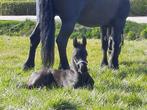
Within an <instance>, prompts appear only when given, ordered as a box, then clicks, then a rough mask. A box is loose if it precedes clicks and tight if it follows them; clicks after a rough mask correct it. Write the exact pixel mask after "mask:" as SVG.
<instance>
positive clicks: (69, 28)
mask: <svg viewBox="0 0 147 110" xmlns="http://www.w3.org/2000/svg"><path fill="white" fill-rule="evenodd" d="M74 26H75V22H63V23H62V26H61V30H60V33H59V35H58V38H57V40H56V41H57V45H58V50H59V57H60V64H59V69H69V63H68V60H67V54H66V47H67V42H68V39H69V36H70V35H71V33H72V32H73V29H74Z"/></svg>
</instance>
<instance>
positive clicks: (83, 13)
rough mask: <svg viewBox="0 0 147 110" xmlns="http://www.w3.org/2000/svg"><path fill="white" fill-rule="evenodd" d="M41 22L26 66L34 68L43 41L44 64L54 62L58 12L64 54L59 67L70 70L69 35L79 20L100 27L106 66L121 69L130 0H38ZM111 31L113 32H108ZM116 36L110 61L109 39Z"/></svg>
mask: <svg viewBox="0 0 147 110" xmlns="http://www.w3.org/2000/svg"><path fill="white" fill-rule="evenodd" d="M36 4H37V7H36V9H37V18H38V22H37V25H36V28H35V30H34V32H33V33H32V35H31V37H30V41H31V46H30V52H29V57H28V60H27V61H26V63H25V64H24V69H29V68H31V67H34V58H35V51H36V48H37V46H38V44H39V42H40V40H41V43H42V62H43V65H44V67H51V66H52V65H53V63H54V42H55V36H54V34H55V21H54V17H55V16H56V15H58V16H59V17H60V18H61V21H62V26H61V30H60V32H59V35H58V37H57V40H56V41H57V45H58V50H59V56H60V65H59V68H62V69H68V68H69V64H68V60H67V55H66V47H67V42H68V38H69V36H70V35H71V33H72V32H73V29H74V26H75V24H76V23H79V24H82V25H84V26H88V27H96V26H100V28H101V32H102V38H101V39H102V50H103V59H102V64H101V65H102V66H103V65H108V64H109V67H110V68H114V69H118V68H119V62H118V57H119V54H120V51H121V39H122V34H123V29H124V26H125V23H126V18H127V17H128V14H129V10H130V2H129V0H37V2H36ZM108 32H111V33H109V34H108ZM110 35H111V36H112V40H111V44H112V52H111V55H110V61H109V63H108V60H107V50H108V40H109V36H110Z"/></svg>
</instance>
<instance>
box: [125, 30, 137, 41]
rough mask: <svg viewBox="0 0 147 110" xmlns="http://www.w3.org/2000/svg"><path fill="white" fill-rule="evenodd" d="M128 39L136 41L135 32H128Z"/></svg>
mask: <svg viewBox="0 0 147 110" xmlns="http://www.w3.org/2000/svg"><path fill="white" fill-rule="evenodd" d="M127 39H128V40H135V39H136V34H135V33H134V32H132V31H130V32H128V34H127Z"/></svg>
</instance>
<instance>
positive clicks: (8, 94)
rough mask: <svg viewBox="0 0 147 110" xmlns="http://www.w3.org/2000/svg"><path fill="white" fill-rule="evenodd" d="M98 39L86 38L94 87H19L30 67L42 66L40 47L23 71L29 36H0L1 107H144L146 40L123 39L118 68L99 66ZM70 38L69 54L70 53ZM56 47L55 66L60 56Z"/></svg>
mask: <svg viewBox="0 0 147 110" xmlns="http://www.w3.org/2000/svg"><path fill="white" fill-rule="evenodd" d="M100 45H101V43H100V41H99V40H93V39H91V40H88V47H87V49H88V54H89V55H88V61H89V65H88V67H89V72H90V74H91V75H92V77H93V78H94V80H95V87H94V90H92V91H89V90H87V89H76V90H74V89H70V88H54V89H48V88H43V89H41V90H40V89H33V90H28V89H25V88H22V87H21V85H22V84H24V83H26V82H27V80H28V77H29V76H30V75H31V73H32V72H33V71H38V70H39V69H40V68H41V59H40V48H38V50H37V57H36V67H35V69H34V70H31V71H27V72H24V71H22V65H23V63H24V61H25V60H26V58H27V54H28V49H29V39H28V38H26V37H8V36H1V37H0V110H3V109H6V110H7V109H12V110H17V109H20V110H21V109H22V110H48V109H57V110H65V109H67V110H68V109H73V110H75V109H78V110H79V109H80V110H86V109H87V110H99V109H100V110H127V109H129V110H137V109H138V110H147V40H144V41H143V40H142V41H125V45H124V47H123V48H122V54H121V55H120V69H119V70H118V71H113V70H110V69H108V68H103V69H100V68H99V65H100V61H101V48H100ZM72 48H73V47H72V40H70V41H69V45H68V48H67V49H68V56H69V59H70V56H71V53H72ZM57 53H58V52H57V49H56V61H55V66H54V68H57V66H58V62H59V58H58V54H57Z"/></svg>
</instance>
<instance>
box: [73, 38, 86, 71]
mask: <svg viewBox="0 0 147 110" xmlns="http://www.w3.org/2000/svg"><path fill="white" fill-rule="evenodd" d="M86 44H87V41H86V38H85V37H83V39H82V43H80V42H78V41H77V38H75V39H74V40H73V46H74V50H73V56H72V64H71V66H73V69H75V70H76V71H77V72H79V73H85V72H87V50H86Z"/></svg>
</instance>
